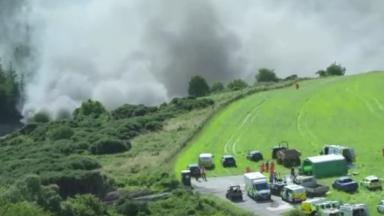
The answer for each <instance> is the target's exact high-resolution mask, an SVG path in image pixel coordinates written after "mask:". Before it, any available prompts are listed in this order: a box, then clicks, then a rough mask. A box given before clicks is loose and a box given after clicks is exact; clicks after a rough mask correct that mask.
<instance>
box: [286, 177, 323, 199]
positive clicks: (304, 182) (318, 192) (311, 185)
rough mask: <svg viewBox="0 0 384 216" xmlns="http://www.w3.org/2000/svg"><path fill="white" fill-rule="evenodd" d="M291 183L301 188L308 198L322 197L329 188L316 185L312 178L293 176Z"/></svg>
mask: <svg viewBox="0 0 384 216" xmlns="http://www.w3.org/2000/svg"><path fill="white" fill-rule="evenodd" d="M293 183H294V184H297V185H301V186H303V187H304V188H305V191H306V192H307V196H308V197H318V196H324V195H325V194H326V193H327V192H328V191H329V186H327V185H323V184H318V183H317V181H316V179H315V177H313V176H300V175H299V176H295V178H294V179H293Z"/></svg>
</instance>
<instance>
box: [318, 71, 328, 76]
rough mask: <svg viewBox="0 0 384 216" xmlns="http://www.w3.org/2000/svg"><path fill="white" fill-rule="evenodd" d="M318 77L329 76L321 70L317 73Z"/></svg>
mask: <svg viewBox="0 0 384 216" xmlns="http://www.w3.org/2000/svg"><path fill="white" fill-rule="evenodd" d="M316 74H317V75H319V77H326V76H327V71H325V70H319V71H317V72H316Z"/></svg>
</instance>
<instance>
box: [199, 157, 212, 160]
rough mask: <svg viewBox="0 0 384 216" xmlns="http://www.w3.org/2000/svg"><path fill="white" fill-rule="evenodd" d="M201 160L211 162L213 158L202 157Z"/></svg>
mask: <svg viewBox="0 0 384 216" xmlns="http://www.w3.org/2000/svg"><path fill="white" fill-rule="evenodd" d="M200 160H202V161H211V160H212V158H211V157H201V158H200Z"/></svg>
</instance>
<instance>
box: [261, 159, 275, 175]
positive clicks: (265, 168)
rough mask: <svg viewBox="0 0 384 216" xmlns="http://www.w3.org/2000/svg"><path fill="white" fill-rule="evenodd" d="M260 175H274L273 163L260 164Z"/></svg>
mask: <svg viewBox="0 0 384 216" xmlns="http://www.w3.org/2000/svg"><path fill="white" fill-rule="evenodd" d="M260 172H261V173H264V172H266V173H268V172H270V173H274V172H275V164H274V163H273V161H265V162H262V163H261V170H260Z"/></svg>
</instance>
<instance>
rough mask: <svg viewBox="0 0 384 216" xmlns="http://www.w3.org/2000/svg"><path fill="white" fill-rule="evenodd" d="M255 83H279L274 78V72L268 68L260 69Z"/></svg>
mask: <svg viewBox="0 0 384 216" xmlns="http://www.w3.org/2000/svg"><path fill="white" fill-rule="evenodd" d="M255 78H256V81H257V82H277V81H279V79H278V77H277V76H276V73H275V70H273V69H268V68H261V69H259V72H258V73H257V74H256V76H255Z"/></svg>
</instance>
